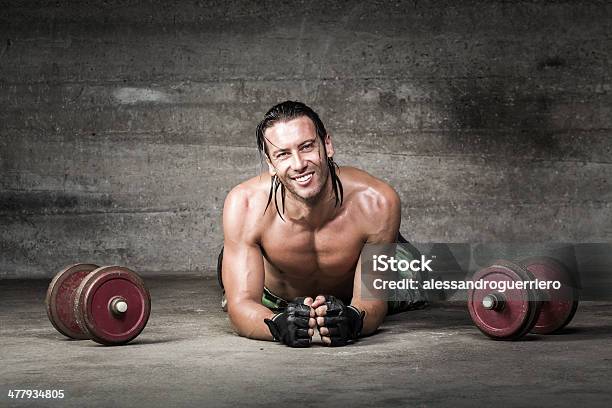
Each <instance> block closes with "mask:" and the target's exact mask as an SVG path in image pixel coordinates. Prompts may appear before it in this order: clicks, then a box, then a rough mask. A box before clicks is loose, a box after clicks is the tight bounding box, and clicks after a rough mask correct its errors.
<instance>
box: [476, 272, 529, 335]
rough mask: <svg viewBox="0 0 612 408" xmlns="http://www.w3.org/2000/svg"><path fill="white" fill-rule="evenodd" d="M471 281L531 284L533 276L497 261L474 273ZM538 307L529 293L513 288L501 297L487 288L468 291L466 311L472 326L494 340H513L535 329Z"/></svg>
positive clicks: (525, 290) (501, 294)
mask: <svg viewBox="0 0 612 408" xmlns="http://www.w3.org/2000/svg"><path fill="white" fill-rule="evenodd" d="M472 280H473V281H474V282H476V281H479V280H483V281H488V282H492V281H495V282H501V281H506V282H511V281H514V282H516V281H527V280H533V276H532V275H531V274H530V273H529V271H527V270H526V269H525V268H523V267H521V266H519V265H516V264H514V263H512V262H509V261H505V260H498V261H495V262H494V263H493V265H491V266H489V267H487V268H484V269H481V270H479V271H477V272H476V273H475V274H474V276H473V277H472ZM506 285H508V284H507V283H506ZM540 307H541V302H540V301H539V297H538V293H537V291H535V290H531V289H516V288H513V289H506V290H505V292H503V293H500V292H499V291H497V290H491V289H489V288H483V289H471V290H469V291H468V309H469V311H470V316H471V317H472V320H473V321H474V324H476V327H478V329H480V331H482V332H483V333H484V334H486V335H487V336H489V337H491V338H493V339H496V340H517V339H519V338H521V337H522V336H524V335H525V334H526V333H528V332H529V331H530V330H531V328H532V327H533V326H534V325H535V323H536V321H537V318H538V315H539V312H540Z"/></svg>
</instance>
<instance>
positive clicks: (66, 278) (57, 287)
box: [45, 264, 98, 340]
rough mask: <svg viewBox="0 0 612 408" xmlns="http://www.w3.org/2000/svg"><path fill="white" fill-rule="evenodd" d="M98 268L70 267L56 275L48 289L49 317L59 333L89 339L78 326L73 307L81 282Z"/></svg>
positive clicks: (89, 265)
mask: <svg viewBox="0 0 612 408" xmlns="http://www.w3.org/2000/svg"><path fill="white" fill-rule="evenodd" d="M96 268H98V266H97V265H93V264H76V265H72V266H68V267H66V268H64V269H63V270H62V271H60V272H59V273H58V274H57V275H55V277H54V278H53V280H51V283H50V284H49V288H48V289H47V296H46V298H45V305H46V307H47V316H49V320H50V321H51V324H53V327H55V328H56V329H57V331H58V332H60V333H62V334H63V335H64V336H67V337H70V338H71V339H79V340H84V339H88V338H89V336H88V335H87V334H86V333H84V332H83V330H81V328H80V327H79V325H78V324H77V321H76V318H75V315H74V311H73V308H72V305H73V304H74V297H75V294H76V290H77V288H78V287H79V285H80V284H81V281H82V280H83V278H85V276H87V275H88V274H89V273H90V272H91V271H93V270H94V269H96Z"/></svg>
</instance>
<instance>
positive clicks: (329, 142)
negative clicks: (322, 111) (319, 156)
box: [324, 133, 335, 157]
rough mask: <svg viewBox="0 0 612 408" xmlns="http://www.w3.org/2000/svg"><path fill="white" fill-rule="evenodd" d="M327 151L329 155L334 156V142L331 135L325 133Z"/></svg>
mask: <svg viewBox="0 0 612 408" xmlns="http://www.w3.org/2000/svg"><path fill="white" fill-rule="evenodd" d="M324 140H325V151H326V152H327V157H333V156H334V153H335V151H334V145H333V144H332V140H331V136H330V134H329V133H328V134H326V135H325V139H324Z"/></svg>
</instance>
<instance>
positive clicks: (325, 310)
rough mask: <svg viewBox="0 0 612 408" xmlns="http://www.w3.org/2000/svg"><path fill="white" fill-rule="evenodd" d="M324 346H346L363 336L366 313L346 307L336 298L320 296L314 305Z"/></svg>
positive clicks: (352, 307)
mask: <svg viewBox="0 0 612 408" xmlns="http://www.w3.org/2000/svg"><path fill="white" fill-rule="evenodd" d="M312 307H313V309H314V311H315V314H316V316H317V325H318V326H319V333H320V334H321V341H322V342H323V344H326V345H329V346H345V345H347V344H349V343H351V342H353V341H355V340H356V339H357V338H358V337H359V335H360V334H361V329H362V327H363V317H364V316H365V312H362V311H359V310H358V309H357V308H356V307H354V306H350V305H349V306H345V305H344V303H342V301H341V300H340V299H338V298H335V297H334V296H323V295H319V296H317V298H316V299H315V301H314V302H313V303H312Z"/></svg>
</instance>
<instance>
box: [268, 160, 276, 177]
mask: <svg viewBox="0 0 612 408" xmlns="http://www.w3.org/2000/svg"><path fill="white" fill-rule="evenodd" d="M266 164H267V165H268V173H270V176H272V177H274V176H276V168H275V167H274V165H273V164H272V162H271V161H270V158H269V157H268V155H267V154H266Z"/></svg>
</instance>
